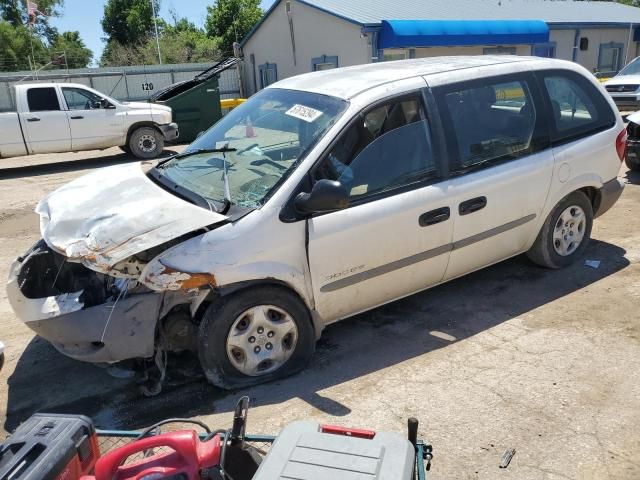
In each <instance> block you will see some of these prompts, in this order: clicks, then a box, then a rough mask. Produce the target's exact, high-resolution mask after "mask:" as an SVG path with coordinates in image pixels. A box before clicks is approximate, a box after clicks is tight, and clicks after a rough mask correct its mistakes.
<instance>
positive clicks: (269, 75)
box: [260, 63, 278, 88]
mask: <svg viewBox="0 0 640 480" xmlns="http://www.w3.org/2000/svg"><path fill="white" fill-rule="evenodd" d="M277 81H278V71H277V67H276V64H275V63H265V64H264V65H260V86H261V88H265V87H268V86H269V85H271V84H272V83H276V82H277Z"/></svg>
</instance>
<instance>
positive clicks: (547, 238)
mask: <svg viewBox="0 0 640 480" xmlns="http://www.w3.org/2000/svg"><path fill="white" fill-rule="evenodd" d="M579 210H581V212H582V214H583V215H584V218H583V219H582V220H579V219H580V218H581V217H580V215H579ZM561 217H562V219H563V220H565V222H564V225H563V224H562V223H563V222H561V221H560V219H561ZM574 219H575V220H574ZM567 221H568V223H569V226H567ZM581 225H582V226H581ZM592 225H593V207H592V205H591V202H590V201H589V198H588V197H587V196H586V195H585V194H584V193H582V192H573V193H570V194H569V195H567V196H566V197H564V198H563V199H562V200H561V201H560V202H559V203H558V204H557V205H556V206H555V208H554V209H553V211H552V212H551V213H550V214H549V216H548V217H547V219H546V220H545V222H544V224H543V225H542V228H541V229H540V233H538V237H537V238H536V241H535V242H534V244H533V246H532V247H531V249H530V250H529V251H528V252H527V256H528V257H529V259H531V261H533V262H534V263H537V264H538V265H540V266H542V267H546V268H563V267H567V266H569V265H571V264H572V263H573V262H574V261H576V260H577V259H578V258H580V257H581V256H582V254H583V253H584V250H585V248H587V245H588V243H589V239H590V238H591V227H592ZM580 236H581V237H580ZM578 237H580V241H579V242H575V239H576V238H578ZM572 240H573V243H571V242H572ZM564 247H568V248H564Z"/></svg>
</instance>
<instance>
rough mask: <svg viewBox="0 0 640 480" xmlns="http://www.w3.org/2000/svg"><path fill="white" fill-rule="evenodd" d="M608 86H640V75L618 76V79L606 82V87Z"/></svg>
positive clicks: (614, 78)
mask: <svg viewBox="0 0 640 480" xmlns="http://www.w3.org/2000/svg"><path fill="white" fill-rule="evenodd" d="M607 85H639V86H640V75H618V76H617V77H613V78H610V79H609V80H607V81H606V82H604V86H605V87H606V86H607Z"/></svg>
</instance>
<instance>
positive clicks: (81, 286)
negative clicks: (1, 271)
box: [7, 241, 162, 362]
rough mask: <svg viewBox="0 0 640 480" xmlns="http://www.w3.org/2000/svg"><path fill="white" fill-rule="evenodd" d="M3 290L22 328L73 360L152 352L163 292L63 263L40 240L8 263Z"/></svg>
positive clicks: (106, 359) (107, 359) (115, 358)
mask: <svg viewBox="0 0 640 480" xmlns="http://www.w3.org/2000/svg"><path fill="white" fill-rule="evenodd" d="M7 294H8V298H9V302H10V303H11V306H12V308H13V310H14V311H15V313H16V315H17V316H18V317H19V318H20V319H21V320H22V321H24V322H25V323H26V325H27V326H29V327H30V328H31V329H32V330H33V331H35V332H36V333H37V334H38V335H40V336H41V337H43V338H45V339H46V340H48V341H49V342H51V343H52V344H53V345H54V346H55V347H56V348H57V349H58V350H59V351H60V352H62V353H64V354H65V355H68V356H70V357H72V358H75V359H78V360H84V361H88V362H116V361H120V360H125V359H128V358H135V357H149V356H151V355H153V352H154V344H155V329H156V321H157V319H158V316H159V314H160V309H161V305H162V295H159V294H157V293H156V292H153V291H152V290H150V289H148V288H147V287H145V286H144V285H142V284H140V283H138V282H137V281H136V280H132V279H122V278H115V277H111V276H108V275H105V274H102V273H98V272H95V271H93V270H90V269H88V268H87V267H85V266H83V265H81V264H79V263H71V262H68V261H66V259H65V258H64V257H63V256H62V255H60V254H59V253H56V252H54V251H53V250H52V249H51V248H49V247H48V246H47V245H46V243H45V242H44V241H40V242H38V243H37V244H36V245H35V246H34V247H33V248H32V249H31V250H30V251H29V252H27V254H26V255H25V256H24V257H20V258H18V259H17V260H16V261H15V262H14V263H13V265H12V267H11V271H10V275H9V281H8V284H7Z"/></svg>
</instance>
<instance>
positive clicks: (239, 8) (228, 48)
mask: <svg viewBox="0 0 640 480" xmlns="http://www.w3.org/2000/svg"><path fill="white" fill-rule="evenodd" d="M262 15H263V11H262V8H260V0H217V1H216V3H215V4H214V5H212V6H208V7H207V20H206V23H205V28H206V30H207V35H208V36H209V37H212V38H220V45H221V46H222V49H223V52H224V54H225V56H229V55H232V54H233V42H235V41H238V42H239V41H241V40H242V38H243V37H244V36H245V35H246V34H247V33H249V31H250V30H251V29H252V28H253V26H254V25H255V24H256V23H257V22H258V21H259V20H260V19H261V18H262Z"/></svg>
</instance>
